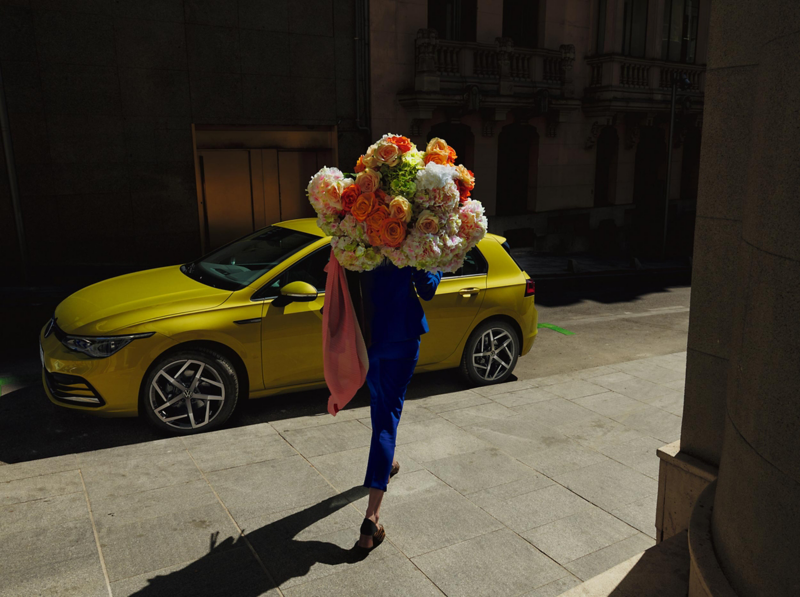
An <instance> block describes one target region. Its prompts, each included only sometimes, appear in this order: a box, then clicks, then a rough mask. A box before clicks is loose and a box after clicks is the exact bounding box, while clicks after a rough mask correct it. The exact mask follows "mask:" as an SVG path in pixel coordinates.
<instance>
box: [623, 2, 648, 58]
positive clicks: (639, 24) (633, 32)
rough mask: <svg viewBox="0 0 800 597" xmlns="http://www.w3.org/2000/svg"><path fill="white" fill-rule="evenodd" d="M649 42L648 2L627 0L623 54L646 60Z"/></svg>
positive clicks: (624, 17)
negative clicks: (645, 55)
mask: <svg viewBox="0 0 800 597" xmlns="http://www.w3.org/2000/svg"><path fill="white" fill-rule="evenodd" d="M646 42H647V0H625V6H624V16H623V22H622V53H623V54H624V55H625V56H633V57H634V58H644V53H645V44H646Z"/></svg>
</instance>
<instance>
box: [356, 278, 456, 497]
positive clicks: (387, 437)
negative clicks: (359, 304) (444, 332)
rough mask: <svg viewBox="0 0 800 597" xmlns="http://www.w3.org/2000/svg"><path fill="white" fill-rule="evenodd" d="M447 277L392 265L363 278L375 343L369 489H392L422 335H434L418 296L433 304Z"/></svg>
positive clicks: (370, 378) (371, 363)
mask: <svg viewBox="0 0 800 597" xmlns="http://www.w3.org/2000/svg"><path fill="white" fill-rule="evenodd" d="M441 279H442V274H441V273H436V274H431V273H429V272H424V271H421V270H418V269H415V268H410V267H404V268H398V267H396V266H395V265H393V264H391V263H389V264H388V265H382V266H380V267H378V268H376V269H374V270H372V271H370V272H365V273H363V274H362V277H361V283H362V296H363V299H364V312H365V319H366V320H367V322H368V325H369V330H370V337H371V341H372V342H371V344H370V346H369V349H368V353H369V372H368V373H367V385H368V386H369V393H370V413H371V419H372V441H371V443H370V447H369V461H368V463H367V474H366V478H365V479H364V486H365V487H374V488H375V489H381V490H383V491H386V485H387V483H388V482H389V472H390V471H391V469H392V461H393V459H394V449H395V443H396V441H397V424H398V423H399V422H400V414H401V413H402V410H403V400H404V399H405V395H406V387H407V386H408V382H409V381H411V376H412V375H413V374H414V368H415V367H416V365H417V359H418V358H419V345H420V336H421V335H422V334H424V333H426V332H427V331H428V322H427V320H426V319H425V312H424V311H423V309H422V305H421V304H420V302H419V299H418V298H417V293H418V294H419V296H420V297H421V298H422V299H424V300H426V301H429V300H431V299H432V298H433V295H434V294H435V293H436V288H437V287H438V286H439V281H440V280H441ZM415 289H416V292H414V290H415Z"/></svg>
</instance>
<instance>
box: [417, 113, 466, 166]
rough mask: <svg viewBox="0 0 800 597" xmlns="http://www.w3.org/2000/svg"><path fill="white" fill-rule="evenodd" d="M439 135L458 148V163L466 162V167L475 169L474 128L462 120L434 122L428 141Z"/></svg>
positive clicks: (451, 145) (454, 147)
mask: <svg viewBox="0 0 800 597" xmlns="http://www.w3.org/2000/svg"><path fill="white" fill-rule="evenodd" d="M434 137H439V138H440V139H444V140H445V141H447V144H448V145H449V146H450V147H452V148H453V149H455V150H456V154H457V156H458V157H457V158H456V164H464V166H465V167H466V168H469V169H470V170H472V171H474V170H475V167H474V166H475V135H474V134H473V133H472V129H471V128H469V126H467V125H466V124H461V123H460V122H440V123H439V124H434V125H433V126H432V127H431V130H430V132H429V133H428V141H430V140H431V139H433V138H434Z"/></svg>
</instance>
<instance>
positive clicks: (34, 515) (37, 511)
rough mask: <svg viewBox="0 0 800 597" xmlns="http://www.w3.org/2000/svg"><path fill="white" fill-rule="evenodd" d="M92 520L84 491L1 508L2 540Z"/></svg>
mask: <svg viewBox="0 0 800 597" xmlns="http://www.w3.org/2000/svg"><path fill="white" fill-rule="evenodd" d="M88 518H89V508H88V506H87V504H86V495H85V494H84V493H83V491H78V492H75V493H67V494H62V495H54V496H50V497H46V498H43V499H35V500H29V501H25V502H21V503H17V504H10V505H4V506H0V537H2V536H5V535H12V534H14V533H20V532H22V531H28V532H30V533H36V532H39V530H40V529H41V528H47V527H50V526H55V525H59V524H63V523H65V522H70V521H72V520H83V519H88Z"/></svg>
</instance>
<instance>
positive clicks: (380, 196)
mask: <svg viewBox="0 0 800 597" xmlns="http://www.w3.org/2000/svg"><path fill="white" fill-rule="evenodd" d="M375 196H376V197H377V198H378V201H380V202H381V203H382V204H384V205H386V204H387V203H389V199H390V197H389V196H388V195H387V194H386V193H384V192H383V190H382V189H376V190H375Z"/></svg>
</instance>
